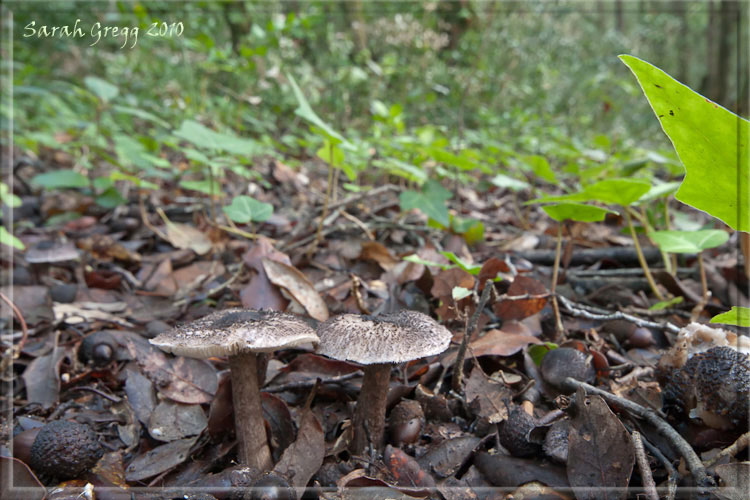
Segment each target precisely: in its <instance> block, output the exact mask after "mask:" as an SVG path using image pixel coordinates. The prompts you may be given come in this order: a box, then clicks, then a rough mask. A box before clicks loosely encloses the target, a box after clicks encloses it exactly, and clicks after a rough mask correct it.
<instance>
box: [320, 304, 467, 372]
mask: <svg viewBox="0 0 750 500" xmlns="http://www.w3.org/2000/svg"><path fill="white" fill-rule="evenodd" d="M318 336H319V337H320V345H319V346H318V352H319V353H321V354H324V355H326V356H328V357H329V358H333V359H338V360H342V361H354V362H357V363H361V364H363V365H370V364H376V363H402V362H404V361H410V360H412V359H419V358H423V357H425V356H432V355H434V354H440V353H441V352H443V351H444V350H446V349H447V348H448V344H450V341H451V338H452V337H453V335H452V334H451V332H450V331H449V330H448V329H447V328H445V327H444V326H443V325H441V324H439V323H438V322H437V321H435V320H434V319H432V318H431V317H429V316H427V315H426V314H423V313H421V312H417V311H406V310H403V311H399V312H397V313H393V314H381V315H379V316H365V315H359V314H342V315H340V316H334V317H333V318H330V319H328V320H326V321H324V322H323V323H321V324H320V326H318Z"/></svg>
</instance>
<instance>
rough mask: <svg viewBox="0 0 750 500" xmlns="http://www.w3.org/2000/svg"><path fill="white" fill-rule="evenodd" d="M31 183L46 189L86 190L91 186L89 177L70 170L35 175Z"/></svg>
mask: <svg viewBox="0 0 750 500" xmlns="http://www.w3.org/2000/svg"><path fill="white" fill-rule="evenodd" d="M31 182H32V184H37V185H39V186H42V187H43V188H45V189H62V188H84V187H88V186H89V179H88V177H86V176H85V175H83V174H81V173H79V172H76V171H75V170H68V169H62V170H52V171H50V172H45V173H43V174H38V175H35V176H34V177H33V178H32V179H31Z"/></svg>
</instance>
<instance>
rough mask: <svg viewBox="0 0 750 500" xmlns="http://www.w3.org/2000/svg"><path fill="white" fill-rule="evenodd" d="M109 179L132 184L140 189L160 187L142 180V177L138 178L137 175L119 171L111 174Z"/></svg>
mask: <svg viewBox="0 0 750 500" xmlns="http://www.w3.org/2000/svg"><path fill="white" fill-rule="evenodd" d="M109 178H110V179H112V180H113V181H128V182H132V183H133V184H134V185H135V186H137V187H138V188H140V189H156V188H158V187H159V186H157V185H156V184H154V183H153V182H149V181H146V180H143V179H141V178H140V177H136V176H135V175H128V174H125V173H122V172H119V171H114V172H112V173H111V174H109Z"/></svg>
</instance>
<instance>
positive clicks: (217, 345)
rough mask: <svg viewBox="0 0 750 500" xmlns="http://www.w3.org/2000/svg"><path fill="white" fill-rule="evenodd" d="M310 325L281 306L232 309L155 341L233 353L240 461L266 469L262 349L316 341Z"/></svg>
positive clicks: (200, 352) (192, 353) (192, 352)
mask: <svg viewBox="0 0 750 500" xmlns="http://www.w3.org/2000/svg"><path fill="white" fill-rule="evenodd" d="M317 341H318V336H317V335H315V331H314V330H313V329H312V328H310V327H309V326H308V324H307V323H306V322H305V321H304V320H302V319H301V318H298V317H297V316H294V315H292V314H286V313H280V312H276V311H263V310H261V311H253V310H245V309H228V310H225V311H218V312H215V313H212V314H209V315H208V316H206V317H204V318H201V319H199V320H196V321H193V322H191V323H187V324H184V325H181V326H178V327H176V328H174V329H172V330H169V331H167V332H164V333H161V334H159V335H157V336H156V337H154V338H153V339H151V340H150V342H151V343H152V344H153V345H155V346H157V347H160V348H161V349H163V350H165V351H167V352H171V353H173V354H176V355H180V356H188V357H191V358H208V357H211V356H228V357H229V369H230V374H231V379H232V400H233V404H234V425H235V430H236V432H237V439H238V441H239V453H238V455H239V460H240V462H241V463H242V464H244V465H249V466H250V467H255V468H257V469H260V470H262V471H266V470H269V469H271V468H272V467H273V462H272V460H271V452H270V450H269V448H268V439H267V436H266V428H265V425H264V423H263V413H262V407H261V399H260V384H259V382H258V369H257V366H258V354H259V353H267V352H273V351H276V350H278V349H284V348H287V347H294V346H297V345H300V344H303V343H307V342H317Z"/></svg>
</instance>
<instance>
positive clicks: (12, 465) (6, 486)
mask: <svg viewBox="0 0 750 500" xmlns="http://www.w3.org/2000/svg"><path fill="white" fill-rule="evenodd" d="M46 496H47V490H46V489H45V488H44V486H42V483H40V482H39V479H37V478H36V476H35V475H34V473H33V472H31V469H29V467H28V466H27V465H26V464H25V463H23V462H21V461H20V460H18V459H16V458H12V457H4V456H0V498H2V499H3V500H42V499H43V498H45V497H46Z"/></svg>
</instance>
